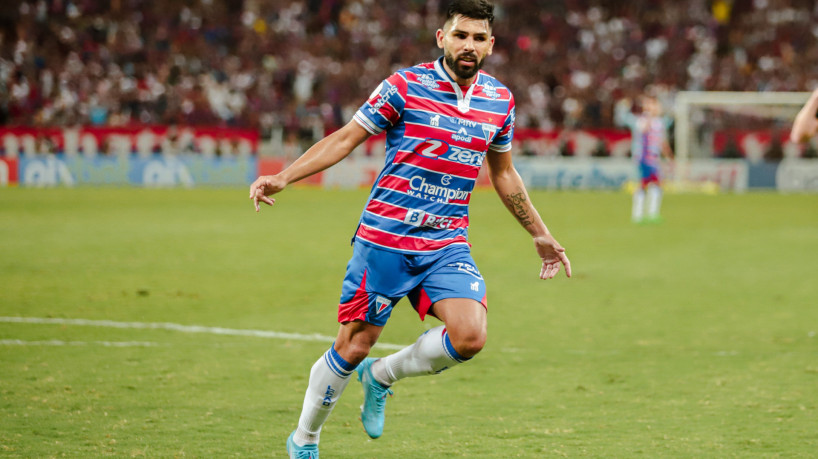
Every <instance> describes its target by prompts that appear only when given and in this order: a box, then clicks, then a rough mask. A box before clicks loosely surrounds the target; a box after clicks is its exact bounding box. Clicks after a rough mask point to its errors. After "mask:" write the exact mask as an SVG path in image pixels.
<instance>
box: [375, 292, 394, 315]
mask: <svg viewBox="0 0 818 459" xmlns="http://www.w3.org/2000/svg"><path fill="white" fill-rule="evenodd" d="M391 305H392V301H390V300H389V298H384V297H382V296H380V295H378V296H377V297H375V315H381V313H382V312H383V311H385V310H386V308H388V307H389V306H391Z"/></svg>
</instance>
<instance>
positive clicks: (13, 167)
mask: <svg viewBox="0 0 818 459" xmlns="http://www.w3.org/2000/svg"><path fill="white" fill-rule="evenodd" d="M19 170H20V169H19V167H18V164H17V158H0V187H4V186H9V185H17V184H18V182H19V178H18V174H19Z"/></svg>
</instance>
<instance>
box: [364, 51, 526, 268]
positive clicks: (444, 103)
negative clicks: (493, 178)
mask: <svg viewBox="0 0 818 459" xmlns="http://www.w3.org/2000/svg"><path fill="white" fill-rule="evenodd" d="M354 119H355V121H357V122H358V123H359V124H360V125H361V126H363V127H364V129H366V130H367V131H368V132H370V133H371V134H378V133H380V132H382V131H386V161H385V165H384V168H383V170H382V171H381V173H380V174H379V175H378V177H377V179H376V180H375V184H374V185H373V187H372V192H371V193H370V195H369V200H368V201H367V204H366V207H365V208H364V211H363V214H362V215H361V220H360V223H359V225H358V230H357V232H356V234H355V238H356V240H358V241H361V242H364V243H368V244H372V245H375V246H377V247H380V248H384V249H387V250H393V251H398V252H403V253H429V252H434V251H436V250H440V249H442V248H444V247H447V246H449V245H452V244H462V245H468V231H467V230H468V226H469V212H468V211H469V199H470V198H471V193H472V190H473V189H474V184H475V180H476V179H477V174H478V172H479V171H480V166H481V165H482V164H483V160H484V159H485V156H486V154H487V153H488V151H489V149H491V150H492V151H494V152H498V153H506V152H509V151H511V139H512V137H513V135H514V97H513V96H512V94H511V91H509V90H508V88H506V87H505V86H504V85H502V84H501V83H500V82H499V81H497V80H496V79H495V78H494V77H492V76H491V75H489V74H487V73H485V72H483V71H480V72H479V73H478V75H477V77H476V79H475V81H474V83H473V84H472V85H471V86H469V87H460V86H459V85H458V84H457V83H456V82H455V81H454V80H453V79H452V78H451V77H450V76H449V74H448V73H446V70H445V69H444V68H443V58H440V59H438V60H437V61H435V62H429V63H425V64H420V65H417V66H415V67H411V68H407V69H402V70H399V71H397V72H396V73H394V74H393V75H391V76H390V77H389V78H387V79H386V80H384V81H383V82H382V83H381V85H380V86H378V89H376V90H375V91H374V92H373V93H372V95H371V96H370V97H369V100H367V101H366V102H365V103H364V104H363V106H361V108H360V109H359V110H358V111H357V112H356V113H355V118H354Z"/></svg>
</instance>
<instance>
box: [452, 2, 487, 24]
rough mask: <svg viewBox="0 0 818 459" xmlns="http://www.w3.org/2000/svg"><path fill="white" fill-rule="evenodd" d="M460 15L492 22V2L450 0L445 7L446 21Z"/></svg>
mask: <svg viewBox="0 0 818 459" xmlns="http://www.w3.org/2000/svg"><path fill="white" fill-rule="evenodd" d="M458 15H462V16H465V17H467V18H470V19H485V20H487V21H489V26H491V25H492V24H493V23H494V4H493V3H491V2H490V1H488V0H452V1H451V2H449V7H448V8H446V22H449V21H450V20H451V19H452V18H453V17H455V16H458Z"/></svg>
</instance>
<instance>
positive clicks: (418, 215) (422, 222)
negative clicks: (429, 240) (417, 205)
mask: <svg viewBox="0 0 818 459" xmlns="http://www.w3.org/2000/svg"><path fill="white" fill-rule="evenodd" d="M403 222H404V223H406V224H407V225H412V226H415V227H418V228H420V227H425V228H434V229H449V228H451V226H452V223H453V222H454V218H450V217H440V216H437V215H432V214H430V213H428V212H426V211H424V210H419V209H408V210H407V211H406V217H405V218H404V219H403Z"/></svg>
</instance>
